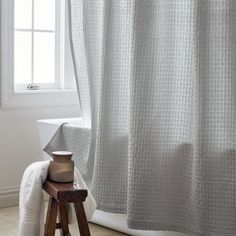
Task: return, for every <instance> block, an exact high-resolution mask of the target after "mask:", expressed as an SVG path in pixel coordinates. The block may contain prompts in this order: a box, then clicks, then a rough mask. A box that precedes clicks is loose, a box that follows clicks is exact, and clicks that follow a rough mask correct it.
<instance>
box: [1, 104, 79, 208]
mask: <svg viewBox="0 0 236 236" xmlns="http://www.w3.org/2000/svg"><path fill="white" fill-rule="evenodd" d="M78 116H80V111H79V106H67V107H64V106H61V107H59V106H58V107H40V108H27V109H26V108H24V109H19V108H16V109H0V207H6V206H9V205H15V204H17V202H18V191H19V186H20V181H21V177H22V174H23V172H24V170H25V168H26V167H27V166H28V165H29V164H30V163H32V162H35V161H39V160H41V159H42V152H41V147H40V141H39V136H38V130H37V122H36V121H37V120H38V119H49V118H67V117H78Z"/></svg>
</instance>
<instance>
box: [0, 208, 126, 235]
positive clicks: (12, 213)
mask: <svg viewBox="0 0 236 236" xmlns="http://www.w3.org/2000/svg"><path fill="white" fill-rule="evenodd" d="M18 220H19V209H18V207H9V208H2V209H0V236H17V234H18ZM89 228H90V232H91V235H92V236H127V235H126V234H123V233H119V232H117V231H113V230H110V229H107V228H104V227H101V226H98V225H95V224H89ZM70 231H71V235H72V236H76V235H79V231H78V227H77V225H72V226H70ZM59 235H60V234H59V232H57V233H56V236H59ZM32 236H33V235H32Z"/></svg>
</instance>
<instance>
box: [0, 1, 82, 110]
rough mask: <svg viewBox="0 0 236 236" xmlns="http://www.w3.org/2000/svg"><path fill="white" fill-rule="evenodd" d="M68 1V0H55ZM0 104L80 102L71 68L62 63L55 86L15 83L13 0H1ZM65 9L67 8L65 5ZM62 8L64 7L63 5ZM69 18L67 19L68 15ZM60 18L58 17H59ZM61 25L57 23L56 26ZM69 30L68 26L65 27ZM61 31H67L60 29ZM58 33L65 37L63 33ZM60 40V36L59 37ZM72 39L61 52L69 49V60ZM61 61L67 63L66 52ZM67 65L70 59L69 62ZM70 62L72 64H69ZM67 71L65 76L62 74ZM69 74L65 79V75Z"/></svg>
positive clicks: (36, 105) (61, 103)
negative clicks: (39, 86) (18, 84)
mask: <svg viewBox="0 0 236 236" xmlns="http://www.w3.org/2000/svg"><path fill="white" fill-rule="evenodd" d="M56 1H65V0H56ZM0 4H1V6H0V7H1V11H0V13H1V29H0V32H1V108H17V107H38V106H63V105H77V106H78V104H79V102H78V95H77V91H76V89H75V88H74V87H72V84H73V80H74V78H73V76H74V75H73V73H72V72H71V71H70V70H71V69H72V68H69V69H68V68H64V69H63V67H60V69H59V68H58V69H56V73H57V74H56V77H59V78H60V84H58V83H57V85H56V86H55V87H54V88H50V89H49V88H47V87H46V86H43V85H41V86H42V87H41V89H38V90H28V89H27V88H25V89H24V88H23V87H16V88H15V85H14V74H13V73H14V72H13V68H14V67H13V65H14V64H13V63H14V0H1V1H0ZM64 9H65V8H64ZM61 11H62V9H61ZM61 13H62V14H60V16H59V17H60V20H61V21H64V20H65V18H64V16H63V15H65V14H63V12H61ZM66 20H67V19H66ZM57 22H58V21H57ZM56 27H58V26H56ZM65 30H68V29H65ZM58 32H59V33H60V34H62V33H64V32H62V31H58ZM56 37H59V38H61V39H62V40H63V37H61V35H60V36H56ZM58 40H59V39H58ZM68 40H69V39H66V40H65V41H63V43H62V42H61V43H62V44H61V45H64V47H65V48H64V49H65V50H64V49H63V48H62V51H61V52H60V53H61V54H62V53H65V52H66V54H65V55H66V57H67V58H66V60H68V55H67V54H68V50H70V48H69V43H68V42H67V41H68ZM56 58H59V60H60V63H64V58H65V56H64V55H62V56H58V57H56ZM58 64H59V63H58ZM66 66H68V63H66ZM70 66H71V65H70ZM63 75H64V76H63ZM63 78H66V79H63Z"/></svg>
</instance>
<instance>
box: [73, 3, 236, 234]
mask: <svg viewBox="0 0 236 236" xmlns="http://www.w3.org/2000/svg"><path fill="white" fill-rule="evenodd" d="M69 13H70V21H71V22H70V23H71V45H72V53H73V57H74V67H75V73H76V77H77V85H78V92H79V97H80V102H81V108H82V114H83V119H84V121H85V122H87V123H88V124H89V125H90V124H91V128H92V132H91V133H92V134H91V143H90V153H89V155H88V157H86V161H84V160H83V161H82V162H81V163H84V166H81V168H82V169H83V170H84V168H86V170H87V171H86V172H84V171H83V172H84V173H85V174H84V178H85V179H86V181H87V183H88V184H89V186H90V188H91V190H92V193H93V195H94V196H95V199H96V201H97V203H98V208H99V209H102V210H104V211H111V212H122V213H126V214H127V216H128V226H129V227H131V228H135V229H145V230H172V231H181V232H186V233H188V234H190V235H202V236H208V235H211V236H228V235H230V236H232V235H236V151H235V149H236V1H235V0H96V1H94V0H69ZM81 138H83V137H81Z"/></svg>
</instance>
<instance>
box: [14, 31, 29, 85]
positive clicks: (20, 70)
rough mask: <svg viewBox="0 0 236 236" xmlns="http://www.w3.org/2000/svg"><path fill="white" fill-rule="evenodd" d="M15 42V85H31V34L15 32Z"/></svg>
mask: <svg viewBox="0 0 236 236" xmlns="http://www.w3.org/2000/svg"><path fill="white" fill-rule="evenodd" d="M14 40H15V42H14V44H15V45H14V77H15V83H16V84H22V83H23V84H26V83H31V61H32V57H31V33H30V32H15V38H14Z"/></svg>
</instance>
